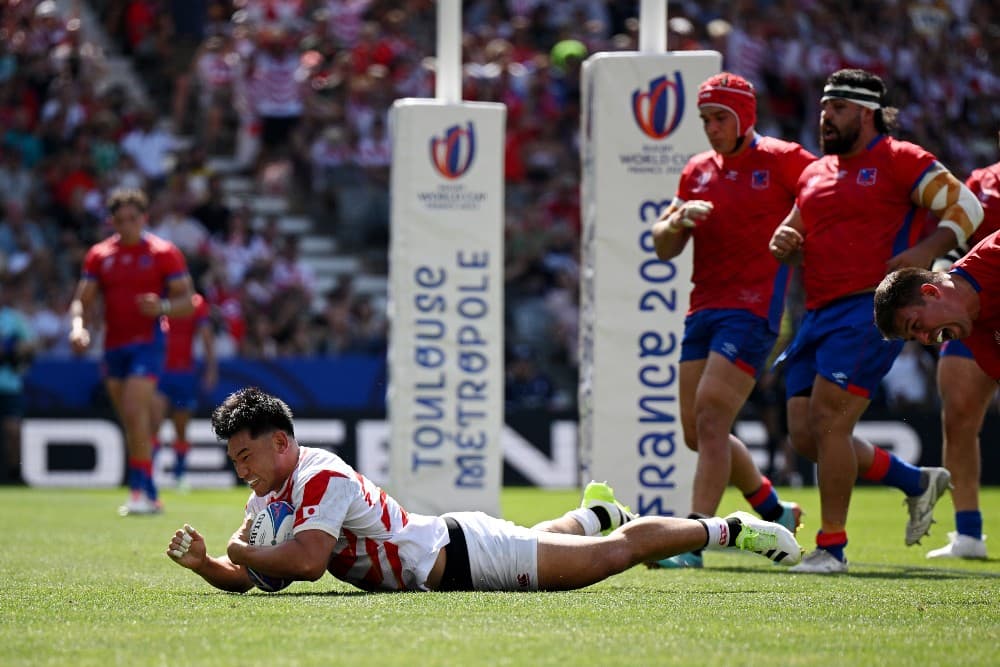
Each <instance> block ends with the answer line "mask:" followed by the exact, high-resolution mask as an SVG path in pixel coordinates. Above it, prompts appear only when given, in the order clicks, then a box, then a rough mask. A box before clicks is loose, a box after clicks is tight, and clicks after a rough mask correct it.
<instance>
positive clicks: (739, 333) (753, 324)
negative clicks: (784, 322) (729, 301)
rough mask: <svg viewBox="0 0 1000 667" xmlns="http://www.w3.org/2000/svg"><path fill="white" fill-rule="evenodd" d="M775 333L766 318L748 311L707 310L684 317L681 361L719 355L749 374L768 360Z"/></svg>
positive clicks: (755, 375)
mask: <svg viewBox="0 0 1000 667" xmlns="http://www.w3.org/2000/svg"><path fill="white" fill-rule="evenodd" d="M777 338H778V336H777V334H775V333H774V332H773V331H771V328H770V327H769V326H768V323H767V320H766V319H765V318H763V317H759V316H757V315H754V314H753V313H751V312H750V311H747V310H739V309H735V308H733V309H724V308H718V309H706V310H699V311H698V312H696V313H692V314H690V315H688V316H687V317H686V318H685V319H684V338H683V339H682V340H681V361H694V360H696V359H707V358H708V353H709V352H716V353H718V354H721V355H722V356H724V357H725V358H726V359H729V361H731V362H732V363H734V364H735V365H736V366H737V367H739V368H740V369H741V370H743V371H744V372H746V373H747V374H748V375H750V376H752V377H757V373H759V372H760V370H761V369H762V368H763V367H764V364H765V363H766V362H767V356H768V355H769V354H770V353H771V349H772V348H774V341H775V340H777Z"/></svg>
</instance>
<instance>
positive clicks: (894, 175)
mask: <svg viewBox="0 0 1000 667" xmlns="http://www.w3.org/2000/svg"><path fill="white" fill-rule="evenodd" d="M935 162H936V158H935V157H934V156H933V155H932V154H931V153H928V152H927V151H926V150H924V149H923V148H921V147H919V146H917V145H916V144H911V143H909V142H906V141H899V140H897V139H893V138H892V137H888V136H885V135H880V136H879V137H878V138H876V139H875V140H874V141H873V142H872V143H871V144H870V145H869V146H868V147H867V148H866V149H865V150H864V151H862V152H861V153H859V154H858V155H854V156H852V157H849V158H844V157H842V156H839V155H824V156H823V157H821V158H820V159H818V160H816V161H815V162H813V163H812V164H810V165H809V166H807V167H806V168H805V170H803V172H802V175H801V176H800V177H799V183H798V196H797V197H796V202H795V203H796V205H797V206H798V207H799V212H800V213H801V215H802V223H803V226H804V228H805V235H804V236H805V244H804V245H803V247H802V252H803V264H802V280H803V284H804V286H805V291H806V308H809V309H815V308H820V307H822V306H824V305H826V304H828V303H830V302H831V301H834V300H836V299H839V298H841V297H844V296H847V295H848V294H853V293H855V292H862V291H865V290H874V289H875V288H876V287H877V286H878V284H879V282H881V281H882V278H883V277H885V271H886V262H888V261H889V258H891V257H892V256H894V255H896V254H898V253H900V252H902V251H903V250H905V249H906V248H909V247H911V246H913V245H915V244H916V243H917V242H918V241H919V240H920V239H921V237H922V234H923V231H924V226H923V218H922V217H921V216H917V215H916V212H917V210H918V209H917V206H916V205H915V204H914V203H913V202H912V201H911V200H910V197H911V195H912V193H913V190H914V188H915V187H916V186H917V184H918V183H919V182H920V179H921V178H922V177H923V175H924V173H925V172H926V171H927V170H928V169H930V168H931V166H932V165H934V164H935Z"/></svg>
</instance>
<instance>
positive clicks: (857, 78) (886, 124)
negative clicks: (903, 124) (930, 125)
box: [826, 69, 899, 134]
mask: <svg viewBox="0 0 1000 667" xmlns="http://www.w3.org/2000/svg"><path fill="white" fill-rule="evenodd" d="M826 85H827V86H830V85H832V86H849V87H851V88H865V89H867V90H870V91H872V92H874V93H877V94H878V98H879V104H881V105H882V108H881V109H876V110H875V129H876V130H878V131H879V132H881V133H882V134H889V133H890V132H892V130H894V129H896V125H897V121H898V118H899V109H897V108H896V107H890V106H887V105H886V103H885V102H886V95H887V93H888V91H887V89H886V86H885V82H884V81H882V78H881V77H879V76H878V75H876V74H872V73H871V72H868V71H865V70H863V69H842V70H837V71H836V72H834V73H833V74H831V75H830V76H829V77H827V79H826Z"/></svg>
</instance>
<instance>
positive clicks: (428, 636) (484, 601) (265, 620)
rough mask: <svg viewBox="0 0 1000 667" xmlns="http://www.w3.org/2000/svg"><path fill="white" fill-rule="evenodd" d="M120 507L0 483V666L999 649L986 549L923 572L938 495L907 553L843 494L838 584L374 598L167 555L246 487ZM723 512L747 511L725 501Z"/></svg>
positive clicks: (325, 583)
mask: <svg viewBox="0 0 1000 667" xmlns="http://www.w3.org/2000/svg"><path fill="white" fill-rule="evenodd" d="M780 491H781V494H782V497H783V498H786V499H792V500H797V501H798V502H800V503H801V504H802V505H803V507H804V508H805V510H806V513H807V514H806V517H805V526H804V528H803V529H802V530H801V531H800V534H799V541H800V542H801V544H802V546H803V547H805V548H806V549H807V550H808V549H811V548H812V546H813V536H814V534H815V531H816V529H817V527H818V523H819V521H818V517H819V500H818V495H817V493H816V490H815V489H801V490H797V491H793V490H789V489H780ZM123 496H124V492H123V491H121V490H113V491H75V490H74V491H71V490H36V489H24V488H10V487H0V506H2V507H4V508H7V509H8V514H9V515H10V510H12V509H15V508H17V509H22V510H23V511H24V512H25V514H24V515H23V518H22V519H20V520H15V521H8V522H7V525H8V530H9V531H10V532H9V533H8V535H7V536H6V538H5V539H4V543H3V546H2V547H0V577H2V581H3V582H4V586H3V588H2V592H0V664H3V665H6V666H15V665H60V666H61V665H102V666H104V665H171V666H173V665H199V666H200V665H208V666H212V665H241V666H245V665H248V664H265V663H268V662H271V663H272V664H280V665H292V666H294V665H323V666H327V665H330V664H338V663H342V662H346V661H348V660H351V661H354V660H364V661H365V662H368V663H372V664H378V665H380V666H384V665H416V664H419V665H427V666H432V665H462V666H465V665H471V666H477V665H491V666H492V665H512V666H514V665H517V666H519V665H560V666H561V667H562V666H564V665H566V664H573V665H629V666H632V665H760V664H769V665H817V666H819V665H822V666H824V667H826V666H829V665H871V664H892V665H927V664H947V665H986V664H995V657H996V653H995V647H996V644H997V641H998V640H1000V604H998V602H997V592H998V591H1000V559H998V558H997V556H1000V554H998V553H996V548H994V549H993V551H994V554H993V556H994V557H993V559H992V560H990V561H986V562H970V561H950V560H949V561H946V562H939V561H933V562H932V561H928V560H926V559H925V557H924V555H925V553H926V551H927V550H928V549H930V548H934V547H938V546H941V545H942V544H944V542H945V539H946V537H945V534H946V533H947V531H948V530H951V529H953V526H952V521H953V519H952V516H953V515H952V508H951V503H950V499H947V498H946V499H943V500H942V502H941V504H940V505H939V506H938V508H937V510H936V512H935V516H936V518H937V520H938V522H939V523H937V524H935V525H934V526H933V528H932V535H931V536H930V537H927V538H925V539H924V544H923V545H922V546H921V545H917V546H914V547H910V548H907V547H906V546H904V544H903V527H904V525H905V521H906V508H905V506H903V505H902V498H901V496H900V495H899V493H898V492H897V491H893V490H888V489H882V488H878V487H862V488H859V489H857V490H856V491H855V494H854V497H853V499H852V505H851V518H850V524H849V526H848V531H849V536H850V544H849V546H848V549H847V553H848V558H849V559H850V560H851V572H850V574H849V575H848V576H836V577H822V576H816V575H790V574H789V573H787V572H785V571H784V568H782V567H779V566H774V565H771V564H770V563H768V562H767V561H765V560H764V559H761V558H755V557H752V556H747V555H743V554H726V553H717V552H712V553H709V554H708V555H707V556H706V559H705V563H706V567H705V569H704V570H700V571H693V570H692V571H666V570H660V571H650V570H646V569H644V568H642V567H637V568H633V569H632V570H630V571H629V572H626V573H623V574H622V575H619V576H617V577H614V578H612V579H610V580H608V581H606V582H602V583H600V584H597V585H595V586H591V587H589V588H587V589H584V590H581V591H572V592H566V593H539V594H525V593H439V594H402V595H394V594H381V595H379V594H376V595H372V594H365V593H360V592H357V591H356V590H355V589H353V588H351V587H350V586H348V585H346V584H341V583H339V582H337V581H336V580H334V579H333V578H332V577H330V576H325V577H324V578H323V579H321V580H320V581H319V582H315V583H309V582H297V583H295V584H293V585H292V586H291V587H290V588H288V589H286V590H285V591H283V592H282V593H278V594H266V593H261V592H253V593H250V594H247V595H233V594H228V593H223V592H221V591H216V590H215V589H213V588H211V587H210V586H208V585H207V584H205V583H204V582H203V581H202V580H201V579H199V578H198V577H197V576H195V575H193V574H191V573H190V572H187V571H185V570H182V569H180V568H178V567H177V566H176V565H174V564H173V563H171V562H170V561H169V559H168V558H167V557H166V556H165V555H164V553H163V552H164V549H165V548H166V544H167V542H168V540H169V537H170V535H171V534H172V532H173V531H174V530H175V529H176V528H178V527H179V526H180V525H181V524H183V523H184V522H185V521H188V522H190V523H192V524H193V525H195V526H196V527H197V528H198V529H199V530H200V531H202V533H203V534H204V535H205V536H206V539H207V540H208V545H209V550H210V552H211V553H213V554H219V553H221V552H222V551H223V550H224V549H225V543H226V540H227V539H228V537H229V535H230V534H231V533H232V532H233V530H234V529H235V528H236V527H237V526H238V524H239V522H240V519H241V513H242V508H243V503H244V501H245V500H246V492H245V491H244V490H243V489H234V490H232V491H197V492H194V493H192V494H190V495H187V496H181V495H176V494H173V493H170V492H168V493H166V494H165V501H166V505H167V512H166V513H165V514H164V515H161V516H155V517H130V518H126V519H122V518H120V517H118V516H117V515H116V514H115V508H116V506H117V504H119V503H120V502H121V500H122V497H123ZM578 503H579V495H578V493H577V492H575V491H568V492H564V491H540V490H536V489H514V488H508V489H505V490H504V493H503V507H504V512H505V516H506V518H509V519H511V520H514V521H517V522H518V523H523V524H527V525H530V524H532V523H534V522H536V521H539V520H541V519H545V518H550V517H552V516H556V515H559V514H561V513H562V512H563V511H565V510H567V509H569V508H571V507H573V506H575V505H577V504H578ZM982 506H983V514H984V517H985V520H986V528H985V532H986V533H987V534H989V533H991V532H992V533H994V534H1000V488H988V489H985V490H984V492H983V494H982ZM719 509H720V513H721V514H725V513H728V512H730V511H734V510H737V509H746V502H745V501H744V500H743V499H742V498H741V497H740V496H739V495H738V494H737V493H735V492H729V493H727V495H726V497H725V499H724V500H723V503H722V505H721V506H720V508H719ZM989 544H990V543H989V542H987V545H988V546H989ZM998 548H1000V547H998Z"/></svg>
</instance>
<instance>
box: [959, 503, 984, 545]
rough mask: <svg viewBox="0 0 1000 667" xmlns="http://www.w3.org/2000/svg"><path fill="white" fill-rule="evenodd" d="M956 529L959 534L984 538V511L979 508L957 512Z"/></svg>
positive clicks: (979, 538)
mask: <svg viewBox="0 0 1000 667" xmlns="http://www.w3.org/2000/svg"><path fill="white" fill-rule="evenodd" d="M955 530H956V531H958V534H959V535H968V536H969V537H974V538H976V539H977V540H981V539H983V513H982V512H980V511H979V510H963V511H961V512H955Z"/></svg>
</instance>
